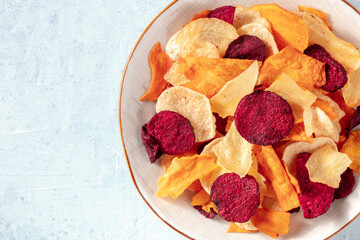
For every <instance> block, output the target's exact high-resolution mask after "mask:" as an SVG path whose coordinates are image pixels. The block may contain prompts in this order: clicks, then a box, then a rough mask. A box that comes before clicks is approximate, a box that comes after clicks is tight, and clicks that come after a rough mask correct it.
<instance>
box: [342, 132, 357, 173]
mask: <svg viewBox="0 0 360 240" xmlns="http://www.w3.org/2000/svg"><path fill="white" fill-rule="evenodd" d="M341 152H343V153H346V154H347V155H348V156H349V158H350V159H351V161H352V162H351V164H350V168H351V169H352V170H354V171H355V172H357V173H359V174H360V132H350V134H349V138H348V139H347V140H346V142H345V143H344V145H343V146H342V148H341Z"/></svg>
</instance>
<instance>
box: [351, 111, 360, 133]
mask: <svg viewBox="0 0 360 240" xmlns="http://www.w3.org/2000/svg"><path fill="white" fill-rule="evenodd" d="M359 124H360V106H358V107H357V108H356V111H355V113H354V116H353V118H352V119H351V122H350V127H349V128H350V131H351V129H353V128H354V127H356V126H357V125H359Z"/></svg>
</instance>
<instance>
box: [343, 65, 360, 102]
mask: <svg viewBox="0 0 360 240" xmlns="http://www.w3.org/2000/svg"><path fill="white" fill-rule="evenodd" d="M341 91H342V94H343V97H344V100H345V102H346V105H348V106H349V107H352V108H356V107H357V106H360V68H359V69H358V70H352V69H351V70H350V71H349V74H348V82H347V83H346V84H345V86H344V87H343V88H342V89H341Z"/></svg>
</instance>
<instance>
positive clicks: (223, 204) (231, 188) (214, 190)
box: [210, 173, 260, 223]
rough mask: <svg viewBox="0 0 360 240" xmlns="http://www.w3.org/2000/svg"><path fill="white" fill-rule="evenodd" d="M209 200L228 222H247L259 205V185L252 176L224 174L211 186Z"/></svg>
mask: <svg viewBox="0 0 360 240" xmlns="http://www.w3.org/2000/svg"><path fill="white" fill-rule="evenodd" d="M210 199H211V201H212V202H213V203H215V205H216V207H217V210H218V213H219V214H220V216H221V217H222V218H223V219H225V220H226V221H229V222H241V223H242V222H247V221H248V220H249V219H250V218H251V217H252V216H253V215H254V214H255V211H256V209H257V208H258V206H259V204H260V192H259V185H258V183H257V182H256V180H255V178H254V177H252V176H249V175H247V176H245V177H240V176H239V175H237V174H236V173H225V174H223V175H221V176H220V177H218V178H217V179H216V180H215V182H214V183H213V185H212V186H211V193H210Z"/></svg>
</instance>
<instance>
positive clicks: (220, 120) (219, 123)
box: [213, 113, 228, 135]
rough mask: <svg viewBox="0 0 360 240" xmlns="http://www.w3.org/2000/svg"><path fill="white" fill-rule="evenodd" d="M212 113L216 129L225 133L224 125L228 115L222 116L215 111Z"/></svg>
mask: <svg viewBox="0 0 360 240" xmlns="http://www.w3.org/2000/svg"><path fill="white" fill-rule="evenodd" d="M213 115H214V117H215V119H216V122H215V125H216V131H218V132H219V133H221V134H222V135H225V134H226V131H225V127H226V124H227V120H228V117H226V118H222V117H220V116H219V114H217V113H213Z"/></svg>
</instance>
